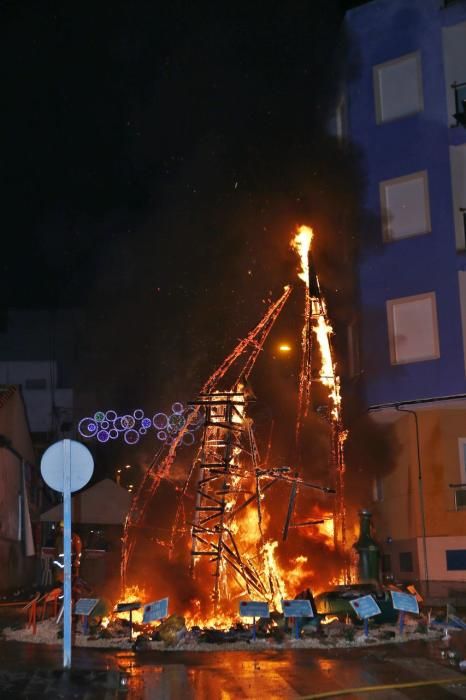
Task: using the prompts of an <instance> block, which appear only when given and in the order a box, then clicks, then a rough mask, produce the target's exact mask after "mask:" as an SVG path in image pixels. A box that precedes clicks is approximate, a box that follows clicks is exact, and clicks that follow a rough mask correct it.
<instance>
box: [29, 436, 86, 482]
mask: <svg viewBox="0 0 466 700" xmlns="http://www.w3.org/2000/svg"><path fill="white" fill-rule="evenodd" d="M67 443H69V445H68V446H67ZM68 449H69V450H70V458H71V491H79V489H82V488H83V486H85V485H86V484H87V482H88V481H89V479H90V478H91V476H92V473H93V471H94V459H93V457H92V455H91V453H90V452H89V450H88V449H87V447H86V446H85V445H82V444H81V443H80V442H76V440H60V441H59V442H55V443H54V444H53V445H50V447H48V448H47V449H46V450H45V452H44V454H43V455H42V459H41V462H40V471H41V474H42V478H43V480H44V481H45V483H46V484H47V486H50V488H51V489H53V490H54V491H61V492H62V493H63V468H64V464H65V459H66V458H67V455H66V452H65V450H68Z"/></svg>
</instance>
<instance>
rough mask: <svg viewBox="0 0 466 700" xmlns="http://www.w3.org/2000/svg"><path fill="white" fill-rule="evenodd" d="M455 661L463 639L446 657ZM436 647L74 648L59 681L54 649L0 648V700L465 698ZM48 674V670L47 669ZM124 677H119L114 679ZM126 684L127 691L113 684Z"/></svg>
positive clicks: (460, 681) (464, 686) (465, 639)
mask: <svg viewBox="0 0 466 700" xmlns="http://www.w3.org/2000/svg"><path fill="white" fill-rule="evenodd" d="M452 647H453V649H457V650H458V651H459V654H460V656H461V658H464V656H463V653H464V650H466V635H461V636H455V637H454V638H453V640H452V642H451V645H450V651H452ZM443 651H444V655H443V657H442V654H441V652H442V648H441V646H440V643H439V642H436V643H430V644H427V643H418V642H416V643H407V644H404V645H399V646H394V645H388V646H385V647H374V648H365V649H353V650H348V651H346V650H345V651H341V650H329V651H321V650H287V651H282V652H255V651H254V650H253V649H251V652H221V651H219V652H214V653H209V652H197V653H192V652H190V653H182V652H179V653H178V652H170V653H168V652H167V653H160V652H145V653H139V654H134V653H132V652H117V653H109V652H101V651H95V650H93V651H89V650H85V649H75V650H74V656H73V671H72V673H71V675H70V676H68V677H65V676H63V674H62V672H61V671H59V670H57V669H59V668H60V663H61V655H60V649H58V648H57V649H53V648H50V647H48V648H44V647H39V646H37V645H32V644H31V645H29V644H19V643H8V644H7V643H5V642H1V643H0V698H1V700H16V698H26V699H28V700H39V699H40V700H59V699H61V698H64V699H66V700H71V699H74V698H75V699H76V700H110V699H112V700H120V699H124V698H126V699H127V700H178V699H180V700H191V699H196V700H236V699H237V698H254V699H261V700H262V699H263V698H264V699H265V698H267V699H269V698H270V699H271V700H273V699H275V698H284V699H285V700H298V699H299V698H303V697H306V696H312V694H314V695H315V694H318V693H322V692H325V691H332V690H333V691H336V692H337V694H336V695H334V696H333V697H335V698H337V699H338V698H342V697H345V698H346V699H349V700H355V699H356V698H362V699H364V698H366V699H367V700H371V699H373V700H403V698H410V699H411V700H429V699H437V698H438V699H439V700H442V699H444V698H450V699H452V698H465V699H466V675H463V674H460V673H459V672H458V670H457V668H456V667H454V666H453V665H451V664H452V663H453V660H451V659H449V658H448V655H447V651H448V650H443ZM54 669H55V670H54ZM122 672H123V674H124V675H123V676H121V673H122ZM121 677H123V679H125V678H126V679H127V681H128V683H127V686H126V687H122V686H121V685H119V683H120V679H121ZM432 679H435V680H437V679H447V680H448V684H446V685H437V686H433V687H432V686H431V687H428V686H420V687H415V688H407V689H398V690H395V689H392V690H384V691H382V692H370V693H364V694H363V693H360V692H356V693H354V692H353V693H351V694H350V695H345V696H342V694H341V693H340V694H338V691H339V690H342V689H348V688H355V687H360V686H368V685H378V684H399V683H410V682H411V683H412V682H416V681H417V682H423V681H425V680H432Z"/></svg>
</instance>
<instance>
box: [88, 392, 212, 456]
mask: <svg viewBox="0 0 466 700" xmlns="http://www.w3.org/2000/svg"><path fill="white" fill-rule="evenodd" d="M191 411H192V409H191V408H190V407H188V406H184V404H182V403H181V402H180V401H175V403H174V404H173V405H172V407H171V412H170V413H162V412H158V413H155V414H154V415H153V416H152V417H151V418H150V417H149V416H146V415H145V414H144V411H143V410H142V408H137V409H136V410H135V411H133V412H132V413H126V414H123V415H118V414H117V412H116V411H114V410H112V409H110V410H109V411H96V412H95V413H94V415H93V416H86V417H85V418H81V420H80V421H79V423H78V432H79V434H80V435H81V436H82V437H83V438H85V439H86V440H91V439H93V438H95V439H96V440H97V441H98V442H100V443H106V442H109V441H110V440H117V439H118V438H119V437H120V436H121V435H122V436H123V440H124V441H125V442H126V444H127V445H135V444H136V443H138V442H139V439H140V437H141V436H144V435H147V433H148V431H149V430H151V429H152V428H153V429H154V430H155V434H156V438H157V440H160V442H165V443H166V444H168V445H169V444H171V442H172V441H173V438H174V437H175V436H176V435H177V434H178V433H179V432H180V430H181V429H182V428H183V427H184V426H185V425H186V420H187V417H188V415H189V414H190V413H191ZM203 422H204V416H203V415H201V414H199V415H198V416H197V417H196V419H195V420H194V421H193V422H192V423H191V425H190V426H189V430H188V432H187V433H186V434H185V435H184V436H183V440H182V443H183V444H184V445H193V444H194V442H195V435H194V433H195V431H196V430H198V429H199V428H200V427H201V425H202V424H203Z"/></svg>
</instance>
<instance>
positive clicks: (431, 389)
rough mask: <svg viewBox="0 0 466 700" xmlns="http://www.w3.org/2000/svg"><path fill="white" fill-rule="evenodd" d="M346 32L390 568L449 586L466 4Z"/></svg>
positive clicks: (461, 422) (349, 128)
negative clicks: (387, 445)
mask: <svg viewBox="0 0 466 700" xmlns="http://www.w3.org/2000/svg"><path fill="white" fill-rule="evenodd" d="M345 29H346V32H347V34H348V39H349V45H350V47H351V49H350V50H351V66H352V71H351V78H350V79H348V81H347V84H346V88H345V95H344V99H343V100H342V102H341V104H340V116H339V118H338V119H337V123H338V124H340V125H345V128H346V136H347V138H348V139H349V140H350V141H351V142H352V143H353V144H355V146H356V147H357V149H358V150H359V151H360V153H361V156H362V162H363V169H364V174H365V177H366V189H365V197H364V202H363V203H362V205H363V208H364V210H365V212H366V224H365V226H364V231H363V234H362V240H361V248H360V258H359V263H358V282H359V297H360V310H359V331H360V333H359V337H360V350H359V356H360V369H361V387H362V392H363V396H364V402H365V405H366V408H367V409H368V410H369V411H370V412H371V414H372V415H373V417H374V420H375V421H378V422H382V423H384V424H389V425H391V426H392V433H393V441H394V445H395V444H396V446H397V447H396V452H397V457H396V459H395V460H394V467H393V468H392V469H391V471H390V473H388V474H385V476H384V477H383V479H380V478H379V479H376V480H375V483H374V502H373V504H372V506H373V510H374V521H375V525H376V529H377V533H378V537H379V540H380V541H381V542H382V544H383V548H384V565H385V569H386V571H387V573H388V572H391V573H393V575H394V576H395V577H396V578H397V579H400V580H408V579H411V580H413V579H416V580H419V581H420V582H422V584H423V585H424V586H425V587H426V588H429V592H430V593H432V594H433V595H435V594H436V593H438V594H439V595H443V594H447V593H448V592H449V591H451V590H454V589H455V587H457V586H460V585H461V583H462V582H466V510H465V509H466V449H465V446H466V128H465V126H466V102H463V100H465V99H466V2H465V1H464V0H458V1H456V2H452V1H450V2H445V1H444V2H442V0H408V1H406V0H373V1H372V2H369V3H366V4H363V5H361V6H359V7H356V8H354V9H353V10H351V11H349V12H348V13H347V16H346V27H345ZM343 113H344V116H342V114H343ZM342 128H343V127H342ZM353 336H354V333H353ZM394 449H395V448H394Z"/></svg>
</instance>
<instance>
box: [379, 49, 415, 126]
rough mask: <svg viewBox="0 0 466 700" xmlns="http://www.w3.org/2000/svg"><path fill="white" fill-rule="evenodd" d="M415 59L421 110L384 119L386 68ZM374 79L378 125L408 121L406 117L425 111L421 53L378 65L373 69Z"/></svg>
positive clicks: (408, 54) (406, 55)
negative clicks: (383, 98) (383, 86)
mask: <svg viewBox="0 0 466 700" xmlns="http://www.w3.org/2000/svg"><path fill="white" fill-rule="evenodd" d="M412 58H414V59H415V61H416V69H417V71H416V72H417V85H418V101H419V109H415V110H413V111H412V112H408V113H406V114H401V115H400V116H398V117H390V119H384V118H383V114H382V100H381V89H382V84H381V80H380V78H381V75H382V71H383V69H384V68H388V67H389V66H394V65H396V64H397V63H403V62H405V61H408V60H410V59H412ZM372 78H373V85H374V98H375V119H376V122H377V124H389V123H390V122H394V121H398V119H406V117H412V116H413V114H419V112H422V111H423V110H424V92H423V88H422V68H421V54H420V52H419V51H413V52H412V53H406V54H404V55H403V56H398V58H394V59H393V60H391V61H385V62H384V63H378V64H377V65H375V66H373V67H372Z"/></svg>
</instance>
